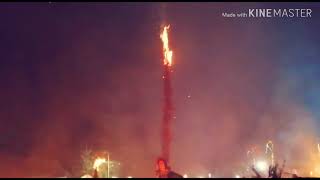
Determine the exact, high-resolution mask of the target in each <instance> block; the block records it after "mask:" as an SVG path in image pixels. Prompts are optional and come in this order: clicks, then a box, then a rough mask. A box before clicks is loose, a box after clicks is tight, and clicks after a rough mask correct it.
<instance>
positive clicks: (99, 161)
mask: <svg viewBox="0 0 320 180" xmlns="http://www.w3.org/2000/svg"><path fill="white" fill-rule="evenodd" d="M105 162H106V159H104V158H97V159H96V160H95V161H94V163H93V168H94V169H96V170H97V171H99V167H100V166H101V164H103V163H105Z"/></svg>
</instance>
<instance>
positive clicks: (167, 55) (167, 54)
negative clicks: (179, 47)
mask: <svg viewBox="0 0 320 180" xmlns="http://www.w3.org/2000/svg"><path fill="white" fill-rule="evenodd" d="M169 28H170V25H167V26H165V27H164V28H163V31H162V33H161V34H160V38H161V40H162V43H163V58H164V59H163V64H164V65H168V66H171V65H172V51H171V50H170V48H169V36H168V30H169Z"/></svg>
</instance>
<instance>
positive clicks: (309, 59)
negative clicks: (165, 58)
mask: <svg viewBox="0 0 320 180" xmlns="http://www.w3.org/2000/svg"><path fill="white" fill-rule="evenodd" d="M249 8H311V9H312V10H313V12H312V17H311V18H254V19H250V18H243V19H241V18H224V17H222V16H221V13H223V12H226V11H231V12H242V11H247V9H249ZM319 8H320V3H166V4H164V3H103V2H101V3H45V2H43V3H1V5H0V22H1V26H0V51H1V58H0V87H1V88H0V122H1V126H0V132H1V136H0V159H1V165H0V176H1V177H23V176H24V177H25V176H27V177H30V176H50V177H52V176H63V175H65V174H67V173H69V174H73V175H74V174H77V172H78V168H79V167H78V166H79V164H80V153H81V151H82V150H84V148H85V147H89V148H91V149H93V150H98V149H99V150H100V149H105V150H108V151H109V152H110V154H111V158H112V159H115V160H118V161H120V162H121V163H122V166H123V167H122V173H123V174H124V175H131V176H134V177H147V176H149V177H154V176H155V173H154V172H155V159H156V158H157V157H158V155H159V154H160V150H161V144H160V143H161V138H160V132H161V119H162V105H163V97H162V94H163V93H162V85H163V84H162V60H161V57H162V54H161V53H162V44H161V40H160V37H159V34H160V31H161V29H160V27H161V25H163V24H164V23H168V24H170V25H171V27H170V31H169V38H170V46H171V48H172V50H173V73H172V81H173V84H172V87H173V98H174V100H173V102H174V106H175V116H176V119H174V123H173V135H174V137H173V138H174V139H173V144H172V149H171V152H172V155H171V157H172V162H171V165H172V168H173V169H175V170H176V171H178V172H180V173H181V174H184V173H190V174H194V175H200V174H205V173H208V172H216V171H219V172H220V173H221V174H228V175H230V173H231V169H232V168H237V167H238V166H239V165H241V163H242V162H243V161H244V159H245V153H246V150H247V148H248V147H249V146H251V145H252V144H259V145H261V146H262V147H263V146H264V144H265V142H266V141H267V140H269V139H272V140H273V141H274V142H275V148H278V149H277V152H278V155H279V156H281V158H286V159H287V161H288V163H289V162H290V161H292V162H293V161H295V160H294V159H292V157H293V156H295V157H298V156H299V157H300V155H301V157H304V154H303V152H301V151H303V148H302V147H300V146H299V147H300V148H301V151H297V148H298V149H299V147H297V144H299V143H301V142H302V141H303V142H304V143H309V141H310V143H313V142H319V137H320V134H319V133H317V132H319V128H320V113H319V112H320V111H319V110H318V109H319V107H320V96H319V91H320V81H319V80H320V79H319V78H320V36H319V29H320V14H319V11H318V10H319ZM318 135H319V136H318ZM305 138H308V141H305ZM308 145H309V144H308ZM291 147H295V148H291ZM296 147H297V148H296ZM292 149H295V150H294V151H293V150H292ZM279 158H280V157H279ZM297 159H299V158H297ZM296 163H299V162H296Z"/></svg>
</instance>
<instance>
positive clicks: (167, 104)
mask: <svg viewBox="0 0 320 180" xmlns="http://www.w3.org/2000/svg"><path fill="white" fill-rule="evenodd" d="M163 83H164V89H163V92H164V107H163V121H162V130H163V132H162V157H163V158H165V159H166V160H167V161H169V158H170V145H171V137H172V135H171V127H170V126H171V121H172V114H173V105H172V89H171V79H170V66H169V65H164V75H163Z"/></svg>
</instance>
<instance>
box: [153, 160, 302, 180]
mask: <svg viewBox="0 0 320 180" xmlns="http://www.w3.org/2000/svg"><path fill="white" fill-rule="evenodd" d="M284 166H285V162H283V164H282V167H279V164H278V163H276V164H275V165H270V166H269V169H268V175H267V177H264V176H263V175H261V173H259V172H258V171H257V170H256V168H255V167H254V166H252V167H251V170H252V172H253V173H254V174H255V175H254V176H252V177H251V178H283V174H284ZM156 167H157V169H156V175H157V177H158V178H183V176H181V175H180V174H178V173H176V172H174V171H172V170H171V168H170V167H169V165H168V162H167V161H166V160H165V159H163V158H159V159H158V160H157V166H156ZM291 177H292V178H300V177H299V176H297V175H296V174H291ZM243 178H246V177H243Z"/></svg>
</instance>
